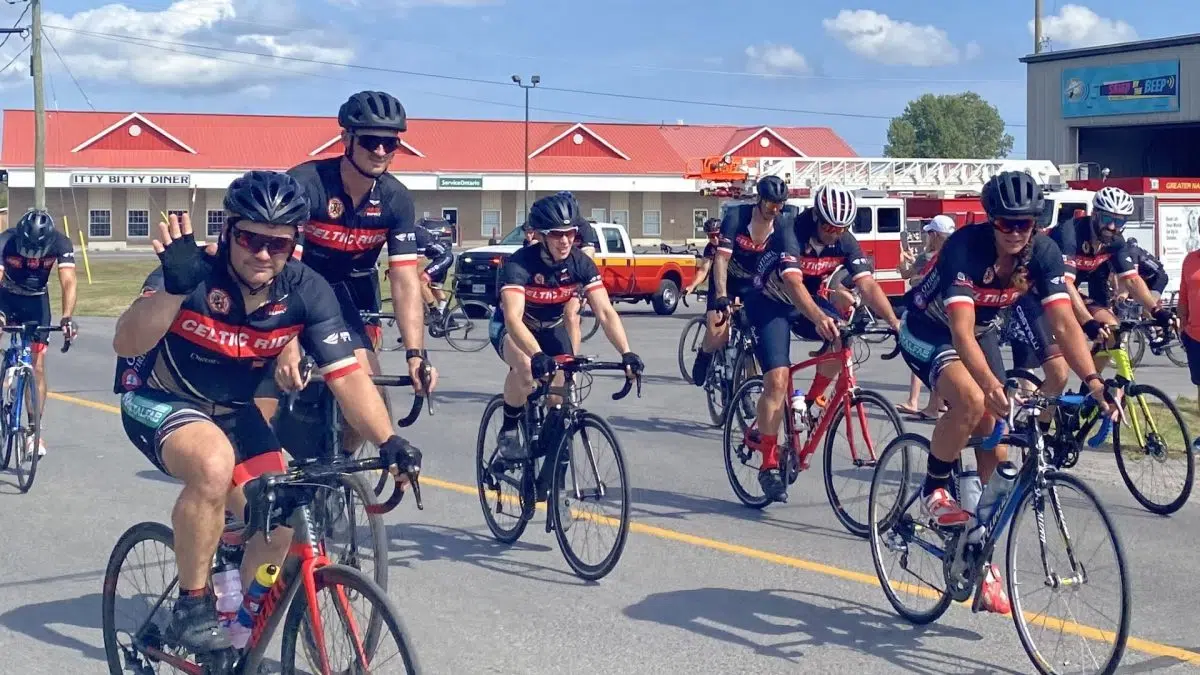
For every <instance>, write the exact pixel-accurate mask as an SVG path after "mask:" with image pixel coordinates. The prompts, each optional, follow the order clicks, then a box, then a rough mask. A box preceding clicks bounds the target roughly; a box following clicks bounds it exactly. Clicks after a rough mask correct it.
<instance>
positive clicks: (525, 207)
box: [512, 75, 542, 216]
mask: <svg viewBox="0 0 1200 675" xmlns="http://www.w3.org/2000/svg"><path fill="white" fill-rule="evenodd" d="M512 81H513V82H515V83H516V84H517V86H518V87H520V88H522V89H524V90H525V197H524V199H522V200H521V204H522V207H521V208H522V209H523V210H524V211H525V215H526V216H528V215H529V90H530V89H533V88H534V87H536V86H538V83H539V82H541V81H542V78H541V77H540V76H538V75H534V76H533V77H531V78H530V79H529V84H524V83H523V82H521V76H520V75H513V76H512Z"/></svg>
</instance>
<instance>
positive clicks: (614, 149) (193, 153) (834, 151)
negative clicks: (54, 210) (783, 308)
mask: <svg viewBox="0 0 1200 675" xmlns="http://www.w3.org/2000/svg"><path fill="white" fill-rule="evenodd" d="M135 125H136V126H137V130H136V131H134V132H132V133H131V128H132V127H133V126H135ZM523 125H524V123H523V122H520V121H507V120H442V119H410V120H409V127H408V132H406V133H405V134H404V135H403V139H404V141H405V143H406V144H407V147H406V148H404V149H402V150H401V151H399V152H398V153H397V155H396V159H395V160H394V161H393V163H392V170H393V171H396V172H397V173H410V172H411V173H449V172H457V173H513V172H517V173H519V172H521V171H522V170H523V167H524V157H523V155H524V152H523V148H524V142H525V138H524V129H523ZM46 126H47V130H46V166H47V167H50V168H55V167H61V168H98V169H99V168H108V169H118V168H120V169H181V170H205V169H210V170H211V169H217V170H221V169H224V170H245V169H250V168H257V169H285V168H288V167H290V166H294V165H295V164H298V163H299V162H302V161H304V160H306V159H309V158H310V157H312V156H328V155H330V154H340V152H341V150H342V147H341V143H340V142H339V141H337V140H336V139H337V136H338V132H339V129H338V126H337V121H336V119H335V118H332V117H294V116H276V115H223V114H190V113H121V112H86V111H67V112H47V113H46ZM758 137H765V138H767V139H768V146H766V147H764V146H761V145H760V139H759V138H758ZM32 139H33V112H32V111H30V110H5V111H4V136H3V147H2V148H0V164H2V165H3V166H5V167H8V168H13V167H22V166H32V164H33V140H32ZM780 140H782V141H784V143H780V142H779V141H780ZM751 141H752V142H751ZM739 144H742V146H741V149H740V150H738V154H739V155H742V156H770V157H780V156H784V157H787V156H795V152H793V148H794V149H795V150H799V151H800V152H801V153H803V154H804V155H807V156H813V157H854V156H856V153H855V152H854V150H853V149H852V148H851V147H850V146H849V145H848V144H847V143H846V142H845V141H844V140H842V139H841V138H840V137H839V136H838V135H837V134H836V133H834V131H833V130H832V129H829V128H826V127H737V126H719V125H712V126H710V125H702V126H691V125H654V124H608V123H590V122H589V123H571V122H531V123H530V128H529V153H530V154H531V155H532V158H531V159H530V161H529V170H530V171H531V172H533V173H542V174H569V173H581V174H616V175H646V174H662V175H672V176H682V174H683V171H684V167H685V164H686V162H687V161H688V160H690V159H697V158H701V157H706V156H713V155H721V154H725V153H726V152H728V151H729V150H730V149H732V148H734V147H735V146H737V145H739ZM789 146H790V147H789ZM318 151H319V152H318ZM314 152H317V154H316V155H314V154H313V153H314Z"/></svg>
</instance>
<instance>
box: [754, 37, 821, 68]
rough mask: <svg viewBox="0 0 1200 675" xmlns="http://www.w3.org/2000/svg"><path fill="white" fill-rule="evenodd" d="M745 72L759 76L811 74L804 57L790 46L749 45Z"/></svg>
mask: <svg viewBox="0 0 1200 675" xmlns="http://www.w3.org/2000/svg"><path fill="white" fill-rule="evenodd" d="M746 70H747V71H749V72H751V73H758V74H760V75H782V74H785V73H786V74H793V75H807V74H808V73H809V72H811V69H810V68H809V67H808V61H806V60H805V59H804V55H803V54H801V53H800V52H797V51H796V50H795V49H794V48H793V47H791V46H790V45H776V44H771V43H767V44H764V45H750V46H749V47H746Z"/></svg>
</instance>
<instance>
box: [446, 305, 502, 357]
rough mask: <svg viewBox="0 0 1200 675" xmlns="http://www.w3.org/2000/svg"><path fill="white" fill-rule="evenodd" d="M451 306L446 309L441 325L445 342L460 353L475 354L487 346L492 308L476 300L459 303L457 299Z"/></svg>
mask: <svg viewBox="0 0 1200 675" xmlns="http://www.w3.org/2000/svg"><path fill="white" fill-rule="evenodd" d="M452 305H453V306H447V307H446V312H445V315H444V316H445V318H444V319H443V324H442V325H443V326H444V327H445V333H446V342H449V343H450V346H451V347H453V348H455V349H456V350H458V351H460V352H477V351H479V350H480V349H483V348H484V347H486V346H488V344H489V339H488V322H490V321H491V320H492V308H491V307H490V306H489V305H486V304H484V303H482V302H479V301H478V300H467V301H466V302H460V301H459V300H458V299H457V298H455V300H454V302H453V303H452Z"/></svg>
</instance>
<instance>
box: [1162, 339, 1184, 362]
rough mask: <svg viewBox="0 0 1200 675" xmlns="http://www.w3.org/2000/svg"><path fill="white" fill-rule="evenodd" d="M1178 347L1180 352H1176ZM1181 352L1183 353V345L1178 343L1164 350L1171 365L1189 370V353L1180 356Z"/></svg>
mask: <svg viewBox="0 0 1200 675" xmlns="http://www.w3.org/2000/svg"><path fill="white" fill-rule="evenodd" d="M1176 347H1178V348H1179V351H1176ZM1180 352H1183V345H1182V344H1178V343H1176V344H1173V345H1169V346H1167V347H1164V348H1163V354H1166V355H1167V358H1168V359H1170V361H1171V363H1174V364H1175V365H1176V367H1179V368H1187V367H1188V362H1187V353H1186V352H1183V356H1180Z"/></svg>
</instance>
